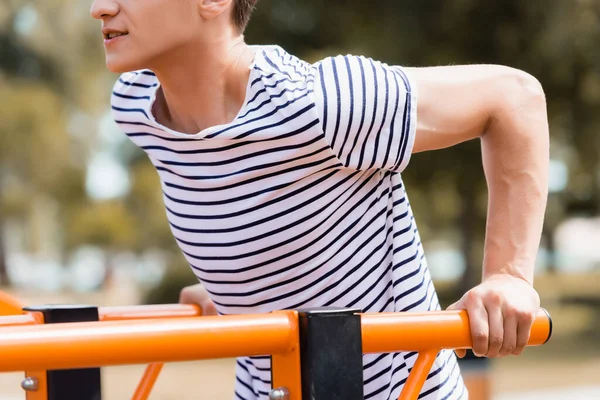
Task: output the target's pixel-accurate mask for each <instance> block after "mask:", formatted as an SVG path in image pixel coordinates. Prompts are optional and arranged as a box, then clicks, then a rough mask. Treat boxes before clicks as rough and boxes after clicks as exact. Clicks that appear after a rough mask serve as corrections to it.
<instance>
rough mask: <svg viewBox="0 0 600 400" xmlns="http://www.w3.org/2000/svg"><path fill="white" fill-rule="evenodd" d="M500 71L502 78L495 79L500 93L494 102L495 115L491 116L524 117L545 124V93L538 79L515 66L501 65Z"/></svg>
mask: <svg viewBox="0 0 600 400" xmlns="http://www.w3.org/2000/svg"><path fill="white" fill-rule="evenodd" d="M502 72H503V73H502V75H501V76H502V79H498V80H497V84H498V85H499V90H498V92H499V93H501V95H500V96H498V97H497V100H499V103H498V102H496V106H497V108H496V113H494V114H496V115H492V118H494V117H496V118H497V117H499V116H501V115H502V116H504V118H506V117H507V116H508V117H509V118H511V119H512V118H517V119H520V118H522V117H525V118H526V119H528V120H530V122H532V123H533V122H534V120H535V121H536V122H541V123H543V124H547V120H548V117H547V106H546V95H545V93H544V88H543V87H542V84H541V83H540V81H539V80H538V79H537V78H536V77H534V76H533V75H531V74H529V73H527V72H525V71H521V70H518V69H515V68H508V67H503V71H502ZM530 118H533V119H534V120H531V119H530ZM540 119H541V120H542V121H540Z"/></svg>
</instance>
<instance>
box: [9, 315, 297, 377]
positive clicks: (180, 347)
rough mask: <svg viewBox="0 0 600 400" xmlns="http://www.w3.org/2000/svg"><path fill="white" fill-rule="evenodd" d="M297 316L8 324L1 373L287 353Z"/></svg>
mask: <svg viewBox="0 0 600 400" xmlns="http://www.w3.org/2000/svg"><path fill="white" fill-rule="evenodd" d="M2 318H6V317H0V320H1V319H2ZM295 318H296V316H295V313H294V312H293V311H287V312H276V313H272V314H256V315H230V316H219V317H202V318H173V319H169V320H159V321H155V320H138V321H108V322H102V323H98V322H76V323H69V324H55V325H39V326H19V327H5V328H1V329H0V372H14V371H24V370H44V369H48V370H50V369H72V368H93V367H100V366H109V365H125V364H147V363H153V362H177V361H192V360H201V359H211V358H230V357H239V356H256V355H269V354H279V353H286V352H288V351H291V349H293V347H294V345H295V341H294V340H296V341H297V338H295V337H294V334H293V333H294V332H295V329H294V327H295V324H296V321H295Z"/></svg>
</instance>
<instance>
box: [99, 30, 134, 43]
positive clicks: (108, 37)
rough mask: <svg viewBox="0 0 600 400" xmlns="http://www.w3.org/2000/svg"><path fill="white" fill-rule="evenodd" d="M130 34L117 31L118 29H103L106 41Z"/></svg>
mask: <svg viewBox="0 0 600 400" xmlns="http://www.w3.org/2000/svg"><path fill="white" fill-rule="evenodd" d="M128 33H129V32H127V31H125V30H117V29H112V28H103V29H102V36H103V37H104V39H105V40H112V39H114V38H117V37H121V36H125V35H127V34H128Z"/></svg>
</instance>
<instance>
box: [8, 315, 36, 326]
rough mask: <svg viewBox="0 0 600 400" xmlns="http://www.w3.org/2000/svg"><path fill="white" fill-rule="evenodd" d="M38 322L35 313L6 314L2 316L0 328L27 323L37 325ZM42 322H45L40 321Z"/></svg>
mask: <svg viewBox="0 0 600 400" xmlns="http://www.w3.org/2000/svg"><path fill="white" fill-rule="evenodd" d="M37 323H38V322H37V321H36V319H35V317H34V316H33V314H21V315H6V316H3V317H0V328H3V327H8V326H25V325H35V324H37ZM40 323H43V322H42V321H40Z"/></svg>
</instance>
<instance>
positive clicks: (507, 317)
mask: <svg viewBox="0 0 600 400" xmlns="http://www.w3.org/2000/svg"><path fill="white" fill-rule="evenodd" d="M406 71H407V72H408V74H409V75H410V76H411V77H412V81H413V85H415V86H416V88H417V91H418V101H417V105H418V108H417V132H416V137H415V143H414V147H413V152H420V151H427V150H433V149H439V148H444V147H449V146H453V145H455V144H457V143H461V142H464V141H466V140H470V139H474V138H480V139H481V143H482V153H483V166H484V171H485V176H486V180H487V184H488V191H489V203H488V219H487V229H486V240H485V257H484V264H483V280H482V283H481V284H480V285H478V286H477V287H475V288H473V289H471V290H470V291H469V292H467V293H466V294H465V295H464V296H463V297H462V298H461V299H460V300H459V301H458V302H457V303H455V304H453V305H452V306H450V309H465V310H467V311H468V314H469V320H470V324H471V332H472V337H473V351H474V353H475V354H476V355H479V356H486V357H496V356H504V355H508V354H520V353H521V352H522V351H523V349H524V348H525V346H526V343H527V341H528V339H529V333H530V329H531V325H532V323H533V320H534V318H535V316H536V314H537V312H538V310H539V306H540V299H539V296H538V294H537V292H536V291H535V290H534V288H533V275H534V265H535V259H536V256H537V252H538V247H539V242H540V236H541V231H542V224H543V218H544V213H545V208H546V199H547V180H548V162H549V134H548V118H547V113H546V102H545V97H544V92H543V90H542V87H541V85H540V84H539V82H538V81H537V80H536V79H535V78H533V77H532V76H530V75H528V74H526V73H524V72H522V71H518V70H515V69H512V68H508V67H501V66H493V65H469V66H451V67H434V68H407V69H406Z"/></svg>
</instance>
